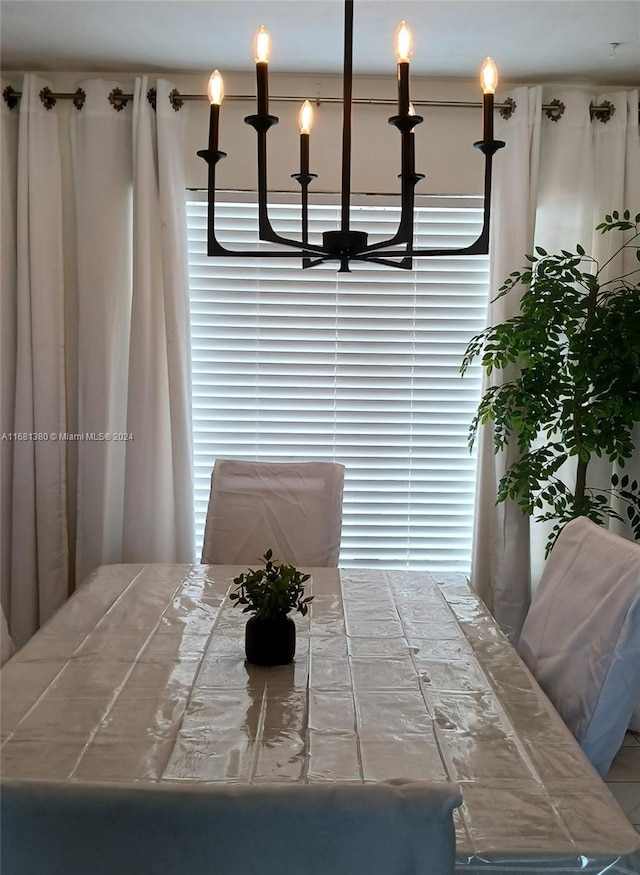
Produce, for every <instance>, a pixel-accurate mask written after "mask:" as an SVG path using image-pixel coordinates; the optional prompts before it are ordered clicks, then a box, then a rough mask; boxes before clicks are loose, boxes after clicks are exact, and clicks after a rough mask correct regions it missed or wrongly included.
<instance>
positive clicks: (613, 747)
mask: <svg viewBox="0 0 640 875" xmlns="http://www.w3.org/2000/svg"><path fill="white" fill-rule="evenodd" d="M517 649H518V653H519V654H520V656H521V657H522V659H523V660H524V662H525V663H526V665H527V666H528V668H529V669H530V671H531V672H532V674H533V675H534V677H535V678H536V680H537V681H538V683H539V684H540V686H541V687H542V689H543V690H544V692H545V693H546V695H547V696H548V698H549V699H550V700H551V702H552V704H553V705H554V707H555V708H556V710H557V711H558V713H559V714H560V716H561V717H562V718H563V720H564V722H565V723H566V724H567V726H568V727H569V729H570V730H571V732H572V733H573V735H574V736H575V738H576V739H577V741H578V742H579V744H580V746H581V747H582V749H583V751H584V752H585V754H586V755H587V757H588V758H589V760H590V761H591V763H592V764H593V766H594V767H595V768H596V769H597V771H598V772H599V773H600V774H601V775H602V776H604V775H606V774H607V772H608V771H609V767H610V765H611V761H612V760H613V757H614V756H615V755H616V753H617V752H618V750H619V748H620V745H621V744H622V740H623V738H624V735H625V732H626V730H627V728H628V727H629V724H630V721H631V717H632V713H633V711H634V709H635V707H636V706H637V704H638V702H639V700H640V545H638V544H634V543H633V542H631V541H628V540H626V539H625V538H622V537H619V536H618V535H615V534H613V533H612V532H609V531H608V530H607V529H604V528H601V527H600V526H597V525H595V523H592V522H591V521H590V520H588V519H586V518H584V517H579V518H577V519H575V520H572V521H571V522H569V523H568V524H567V525H566V526H565V527H564V529H563V530H562V532H561V533H560V536H559V538H558V540H557V541H556V543H555V546H554V547H553V550H552V551H551V555H550V556H549V559H548V560H547V563H546V565H545V568H544V571H543V574H542V577H541V579H540V583H539V584H538V587H537V589H536V592H535V594H534V597H533V600H532V603H531V607H530V609H529V612H528V613H527V616H526V619H525V622H524V625H523V628H522V633H521V635H520V640H519V642H518V648H517Z"/></svg>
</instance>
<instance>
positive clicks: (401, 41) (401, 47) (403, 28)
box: [393, 19, 413, 64]
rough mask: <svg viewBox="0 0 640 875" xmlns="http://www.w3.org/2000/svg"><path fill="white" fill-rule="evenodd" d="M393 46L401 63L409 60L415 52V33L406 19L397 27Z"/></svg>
mask: <svg viewBox="0 0 640 875" xmlns="http://www.w3.org/2000/svg"><path fill="white" fill-rule="evenodd" d="M393 47H394V50H395V53H396V60H397V62H398V63H399V64H401V63H406V62H408V61H409V59H410V57H411V55H412V54H413V34H412V33H411V28H410V27H409V25H408V24H407V22H406V21H405V20H404V19H403V20H402V21H401V22H400V24H399V25H398V26H397V27H396V32H395V36H394V39H393Z"/></svg>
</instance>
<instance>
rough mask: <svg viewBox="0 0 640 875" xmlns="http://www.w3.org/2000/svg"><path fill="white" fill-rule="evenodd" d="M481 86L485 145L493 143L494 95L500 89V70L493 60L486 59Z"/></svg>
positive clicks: (483, 65)
mask: <svg viewBox="0 0 640 875" xmlns="http://www.w3.org/2000/svg"><path fill="white" fill-rule="evenodd" d="M480 84H481V85H482V94H483V98H482V139H483V140H484V142H485V143H491V142H493V95H494V94H495V93H496V88H497V87H498V68H497V67H496V65H495V63H494V61H493V58H485V59H484V62H483V64H482V67H481V69H480Z"/></svg>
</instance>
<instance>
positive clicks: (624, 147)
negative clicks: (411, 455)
mask: <svg viewBox="0 0 640 875" xmlns="http://www.w3.org/2000/svg"><path fill="white" fill-rule="evenodd" d="M505 96H506V95H505ZM510 96H511V97H513V98H514V100H515V101H516V104H517V108H516V111H515V113H514V115H513V117H512V118H511V119H509V120H506V121H504V120H501V121H500V122H497V123H496V136H497V137H500V138H501V139H504V140H505V141H506V142H507V148H506V149H505V150H504V151H503V152H500V153H498V155H497V157H496V159H495V163H496V177H497V179H496V187H495V193H494V199H493V205H492V211H493V221H492V245H491V255H490V284H491V291H492V293H494V294H495V292H496V291H497V289H498V288H499V286H500V285H501V284H502V281H503V280H504V279H505V278H506V276H507V275H508V274H509V272H510V271H511V270H514V269H517V268H519V267H522V266H524V264H525V263H526V260H525V258H524V255H525V253H528V252H531V251H532V250H533V247H534V246H535V245H538V246H542V247H544V248H545V249H547V250H548V251H549V252H557V251H559V250H560V249H562V248H564V249H569V250H573V249H574V248H575V245H576V243H580V244H582V245H583V246H584V248H585V250H586V251H587V252H589V253H591V254H594V255H595V256H596V258H598V259H600V260H606V258H608V257H609V255H610V254H611V251H612V249H611V247H612V246H613V245H614V241H613V239H612V235H604V236H602V235H601V234H600V233H599V232H597V233H596V232H595V230H594V229H595V226H596V225H597V224H598V223H599V222H600V221H602V219H603V217H604V215H605V214H606V213H610V212H612V211H613V210H615V209H618V210H623V209H629V210H631V212H632V213H638V212H640V129H639V125H638V97H639V94H638V91H637V90H632V91H620V92H616V93H613V94H600V95H594V94H590V93H585V92H582V91H568V92H560V93H545V94H544V103H545V104H549V103H551V101H552V100H556V99H557V100H559V101H561V102H562V103H563V104H564V106H565V110H564V113H563V115H562V116H561V117H560V118H559V119H558V120H557V121H553V120H552V119H550V118H549V117H547V114H546V112H544V111H542V110H541V104H542V98H543V95H542V89H541V88H535V89H532V88H521V89H517V90H515V91H513V92H510ZM604 101H609V102H610V103H611V104H612V105H613V106H614V107H615V111H614V113H613V115H612V116H611V118H610V120H609V121H608V122H606V123H604V122H602V121H600V120H599V119H598V117H597V116H595V117H594V119H593V120H592V119H591V118H590V111H589V107H590V104H591V103H592V102H593V103H594V104H602V103H603V102H604ZM515 153H517V154H515ZM634 260H635V259H634ZM626 265H627V269H629V262H628V261H627V262H626ZM623 267H624V265H623V264H622V263H621V261H620V260H619V261H618V264H613V265H612V269H613V270H616V269H617V270H618V272H622V269H623ZM518 304H519V301H517V300H516V299H515V297H514V296H513V295H512V294H511V293H510V294H509V295H507V296H505V297H504V298H501V299H500V300H499V301H496V302H494V303H492V304H490V305H489V311H488V315H487V324H491V325H493V324H496V323H499V322H502V321H504V320H505V319H508V318H510V317H511V316H513V315H515V313H516V312H517V311H518ZM505 378H506V379H509V378H510V372H508V371H507V372H505V373H504V374H502V372H498V373H497V374H493V375H492V379H493V380H500V379H505ZM482 432H483V433H482V435H481V441H480V446H479V467H478V489H477V513H476V520H477V522H476V532H475V540H474V557H473V573H472V582H473V585H474V587H475V588H476V590H477V591H478V592H479V593H480V595H481V596H482V598H483V599H484V600H485V601H486V603H487V604H488V606H489V608H490V609H491V611H492V612H493V614H494V616H495V617H496V618H497V620H498V622H499V623H500V625H501V627H502V628H503V630H504V631H505V632H506V633H507V635H509V637H510V638H511V639H512V640H514V641H515V640H517V638H518V636H519V633H520V628H521V626H522V622H523V620H524V617H525V615H526V612H527V609H528V606H529V602H530V595H531V586H532V583H533V584H534V585H535V582H536V580H537V579H538V577H539V575H540V572H541V569H542V567H543V565H544V558H543V557H544V545H545V542H546V538H547V534H548V531H549V528H550V526H546V527H543V526H542V525H539V524H536V523H531V524H530V521H529V520H528V519H527V518H525V517H523V516H522V514H521V512H520V510H519V508H518V507H517V506H516V505H515V504H514V503H512V502H504V503H502V504H500V505H495V495H496V487H497V483H498V481H499V480H500V477H501V476H502V474H503V473H504V471H505V469H506V467H507V466H508V465H509V464H510V462H511V461H512V459H511V457H510V454H511V453H512V452H514V451H513V450H510V451H509V452H508V453H507V454H504V455H499V456H495V455H494V454H493V445H492V435H491V430H490V428H484V429H483V430H482ZM637 456H638V453H636V457H635V458H634V459H633V460H632V461H631V464H630V465H628V466H627V469H626V470H629V471H630V472H632V473H633V472H636V473H638V472H639V465H640V461H639V460H638V458H637ZM604 465H605V463H604V462H601V461H600V460H598V462H597V464H596V463H595V462H594V463H590V467H589V476H590V479H591V482H592V483H593V484H594V485H595V484H597V483H600V484H603V482H604V484H606V483H607V482H608V480H609V477H610V474H611V471H610V470H605V469H604ZM571 473H572V472H571V471H567V472H566V475H567V476H568V477H571ZM603 475H604V481H603ZM569 482H571V481H569ZM612 527H613V528H617V529H618V530H620V526H619V525H613V526H612Z"/></svg>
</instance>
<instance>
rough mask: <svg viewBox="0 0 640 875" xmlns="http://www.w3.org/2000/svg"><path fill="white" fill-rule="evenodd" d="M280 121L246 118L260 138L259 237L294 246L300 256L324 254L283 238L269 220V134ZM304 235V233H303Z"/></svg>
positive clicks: (269, 118) (296, 241)
mask: <svg viewBox="0 0 640 875" xmlns="http://www.w3.org/2000/svg"><path fill="white" fill-rule="evenodd" d="M278 121H279V119H278V118H277V116H274V115H260V114H258V115H249V116H247V117H246V118H245V122H246V123H247V124H248V125H251V127H252V128H255V130H256V133H257V136H258V235H259V237H260V239H261V240H263V241H265V242H266V243H279V244H280V245H281V246H293V247H295V248H296V249H297V250H298V252H297V255H298V257H299V256H300V251H301V250H303V249H304V250H306V251H307V254H312V253H317V254H319V255H321V254H323V253H324V249H322V247H320V246H315V245H314V244H310V243H306V242H305V241H304V240H290V239H289V238H288V237H283V236H282V235H281V234H277V233H276V232H275V231H274V230H273V226H272V224H271V220H270V218H269V207H268V203H267V200H268V186H267V132H268V131H269V128H271V127H273V125H276V124H278ZM303 234H304V231H303Z"/></svg>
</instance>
